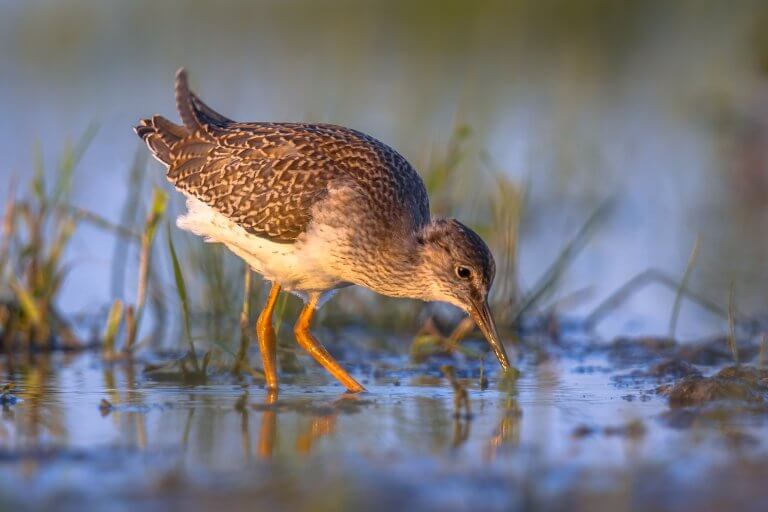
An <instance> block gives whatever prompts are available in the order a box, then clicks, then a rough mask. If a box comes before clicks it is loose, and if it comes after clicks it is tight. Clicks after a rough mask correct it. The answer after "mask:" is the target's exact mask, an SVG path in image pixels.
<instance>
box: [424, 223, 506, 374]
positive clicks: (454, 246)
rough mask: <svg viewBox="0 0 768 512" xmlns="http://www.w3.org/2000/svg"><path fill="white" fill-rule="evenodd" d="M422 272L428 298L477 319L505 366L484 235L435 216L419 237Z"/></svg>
mask: <svg viewBox="0 0 768 512" xmlns="http://www.w3.org/2000/svg"><path fill="white" fill-rule="evenodd" d="M417 241H418V252H419V258H418V261H419V267H420V268H419V274H420V275H421V277H422V279H421V282H422V283H424V285H425V286H424V288H423V290H421V293H423V296H422V297H420V298H422V299H424V300H430V301H441V302H448V303H450V304H453V305H455V306H457V307H459V308H461V309H463V310H464V311H466V312H467V313H469V314H470V315H471V316H472V318H473V319H474V321H475V323H476V324H477V326H478V327H479V328H480V330H481V331H482V332H483V335H484V336H485V338H486V339H487V340H488V343H489V344H490V345H491V348H492V349H493V352H494V353H495V354H496V358H497V359H498V360H499V363H500V364H501V366H502V368H504V369H505V370H506V369H509V359H508V358H507V353H506V351H505V350H504V345H502V343H501V340H500V339H499V334H498V332H497V331H496V323H495V322H494V320H493V316H492V315H491V310H490V307H489V306H488V293H489V292H490V290H491V285H492V284H493V278H494V275H495V274H496V264H495V263H494V261H493V255H492V254H491V251H490V250H489V249H488V246H487V245H486V244H485V242H484V241H483V239H482V238H480V236H479V235H478V234H477V233H475V232H474V231H472V230H471V229H469V228H468V227H467V226H465V225H464V224H462V223H461V222H459V221H457V220H454V219H442V218H437V219H433V220H432V221H431V222H430V224H428V225H427V226H426V227H424V228H423V229H422V231H421V233H420V234H419V236H418V238H417Z"/></svg>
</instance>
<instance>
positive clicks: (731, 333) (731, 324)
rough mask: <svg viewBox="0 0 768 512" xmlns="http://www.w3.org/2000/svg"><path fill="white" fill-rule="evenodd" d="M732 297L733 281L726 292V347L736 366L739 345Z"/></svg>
mask: <svg viewBox="0 0 768 512" xmlns="http://www.w3.org/2000/svg"><path fill="white" fill-rule="evenodd" d="M733 301H734V298H733V282H731V287H730V290H729V292H728V348H729V349H730V350H731V354H732V355H733V362H734V363H735V364H736V365H737V366H738V364H739V347H738V346H736V323H735V321H734V316H735V315H734V311H735V306H734V303H733Z"/></svg>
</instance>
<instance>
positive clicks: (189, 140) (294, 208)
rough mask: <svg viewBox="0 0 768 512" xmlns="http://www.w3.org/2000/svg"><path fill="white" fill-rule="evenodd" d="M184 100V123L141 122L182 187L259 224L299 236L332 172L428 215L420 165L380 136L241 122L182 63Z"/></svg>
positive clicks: (247, 225)
mask: <svg viewBox="0 0 768 512" xmlns="http://www.w3.org/2000/svg"><path fill="white" fill-rule="evenodd" d="M176 100H177V106H178V109H179V113H180V115H181V119H182V121H183V122H184V126H183V127H180V126H177V125H174V124H173V123H171V122H170V121H167V120H165V119H164V118H162V117H159V116H155V117H153V118H152V119H148V120H144V121H142V123H141V125H140V126H138V127H137V128H136V132H137V133H138V134H139V135H140V136H141V137H142V138H143V139H144V140H145V141H146V142H147V145H148V146H149V147H150V149H151V150H152V152H153V154H154V155H155V156H156V157H157V158H158V159H160V160H161V161H163V162H164V163H166V164H167V165H168V179H169V180H170V181H171V182H172V183H173V184H174V185H175V186H176V187H177V188H178V189H180V190H182V191H183V192H185V193H187V194H190V195H192V196H194V197H196V198H197V199H200V200H201V201H203V202H205V203H206V204H208V205H209V206H211V207H213V208H214V209H216V210H217V211H219V212H220V213H222V214H224V215H225V216H227V217H228V218H230V219H231V220H233V221H234V222H236V223H237V224H239V225H240V226H242V227H243V228H244V229H245V230H246V231H248V232H249V233H251V234H254V235H257V236H261V237H264V238H268V239H270V240H272V241H275V242H283V243H291V242H293V241H295V240H296V239H297V238H298V237H299V236H300V235H301V234H302V233H303V232H305V231H306V229H307V226H308V225H309V223H310V221H311V220H312V211H313V207H314V206H315V204H317V202H318V201H321V200H322V199H323V198H325V197H326V195H327V194H328V189H329V185H330V183H331V182H333V183H334V185H339V184H342V183H344V184H349V185H351V186H352V187H358V188H359V189H360V190H361V191H362V192H363V196H364V197H365V198H366V200H370V201H371V204H370V206H371V207H376V206H378V207H380V210H381V211H387V210H399V209H400V208H401V207H402V208H404V209H405V211H407V212H408V213H409V214H411V213H412V214H413V217H414V219H413V222H415V223H417V224H421V223H423V222H426V219H428V217H429V205H428V199H427V195H426V190H425V189H424V185H423V183H422V182H421V179H420V178H419V176H418V174H417V173H416V172H415V171H414V170H413V169H412V168H411V166H410V165H409V164H408V162H407V161H406V160H405V159H404V158H403V157H402V156H400V155H399V154H398V153H397V152H395V151H394V150H392V149H391V148H389V147H388V146H386V145H384V144H382V143H381V142H379V141H377V140H376V139H373V138H372V137H369V136H367V135H365V134H362V133H360V132H357V131H354V130H350V129H348V128H343V127H340V126H335V125H325V124H303V123H237V122H234V121H232V120H230V119H228V118H226V117H224V116H222V115H221V114H218V113H217V112H215V111H214V110H213V109H211V108H210V107H208V106H207V105H206V104H205V103H203V102H202V101H201V100H200V99H199V98H198V97H197V96H195V94H194V93H192V92H191V91H190V90H189V87H188V85H187V79H186V74H185V73H184V71H183V70H180V71H179V73H178V74H177V81H176ZM392 213H394V212H392Z"/></svg>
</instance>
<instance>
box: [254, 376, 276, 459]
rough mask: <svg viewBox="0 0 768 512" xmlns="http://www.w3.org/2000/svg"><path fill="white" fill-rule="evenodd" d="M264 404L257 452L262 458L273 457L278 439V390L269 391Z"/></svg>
mask: <svg viewBox="0 0 768 512" xmlns="http://www.w3.org/2000/svg"><path fill="white" fill-rule="evenodd" d="M264 405H265V407H264V412H262V413H261V426H260V428H259V443H258V445H257V449H256V454H257V455H258V456H259V458H260V459H271V458H272V453H273V452H274V450H275V441H276V440H277V390H269V391H267V395H266V397H265V398H264Z"/></svg>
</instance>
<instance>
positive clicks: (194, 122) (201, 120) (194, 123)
mask: <svg viewBox="0 0 768 512" xmlns="http://www.w3.org/2000/svg"><path fill="white" fill-rule="evenodd" d="M175 92H176V108H178V110H179V115H180V116H181V120H182V122H183V123H184V126H186V127H187V129H188V130H189V131H190V132H193V133H194V132H195V131H197V130H198V129H202V130H203V131H206V128H207V127H211V126H222V125H226V124H228V123H232V122H233V121H232V120H231V119H229V118H227V117H225V116H223V115H221V114H219V113H218V112H216V111H215V110H213V109H212V108H211V107H209V106H208V105H206V104H205V103H204V102H203V101H202V100H201V99H200V98H198V97H197V95H195V93H194V92H192V90H191V89H190V88H189V82H188V80H187V72H186V70H185V69H184V68H180V69H179V70H178V71H177V72H176V87H175Z"/></svg>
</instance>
